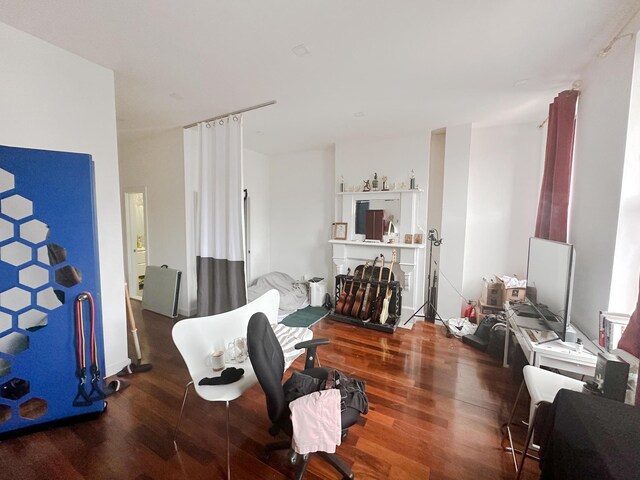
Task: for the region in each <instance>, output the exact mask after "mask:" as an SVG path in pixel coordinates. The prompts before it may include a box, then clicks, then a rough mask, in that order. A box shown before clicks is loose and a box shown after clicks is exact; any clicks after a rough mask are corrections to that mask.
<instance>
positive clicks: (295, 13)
mask: <svg viewBox="0 0 640 480" xmlns="http://www.w3.org/2000/svg"><path fill="white" fill-rule="evenodd" d="M639 6H640V0H616V1H603V0H528V1H525V0H483V1H478V0H457V1H443V0H396V1H388V0H387V1H385V0H348V1H347V0H322V1H321V0H183V1H180V2H177V1H175V0H135V1H131V0H109V1H105V0H56V1H54V2H52V1H50V0H20V1H15V0H0V21H2V22H4V23H7V24H9V25H12V26H14V27H16V28H18V29H20V30H23V31H25V32H28V33H31V34H33V35H35V36H36V37H39V38H41V39H44V40H46V41H48V42H50V43H52V44H54V45H57V46H59V47H61V48H64V49H65V50H68V51H71V52H74V53H76V54H77V55H79V56H81V57H84V58H86V59H88V60H91V61H93V62H95V63H97V64H100V65H103V66H105V67H107V68H110V69H112V70H114V72H115V80H116V102H117V105H116V107H117V119H118V135H119V141H121V142H128V141H132V140H135V139H137V138H140V137H142V136H147V135H150V134H153V133H154V132H158V131H162V130H166V129H170V128H176V127H180V126H183V125H186V124H189V123H193V122H196V121H199V120H203V119H206V118H210V117H213V116H216V115H220V114H223V113H227V112H230V111H234V110H238V109H241V108H244V107H249V106H252V105H255V104H260V103H263V102H267V101H270V100H276V101H277V104H276V105H274V106H270V107H266V108H263V109H260V110H256V111H253V112H251V113H247V114H246V115H245V143H246V145H247V146H248V147H249V148H251V149H253V150H256V151H259V152H262V153H266V154H276V153H284V152H291V151H297V150H304V149H310V148H316V147H321V146H325V145H328V144H331V143H333V142H335V141H338V140H340V139H348V138H353V137H362V136H377V137H380V136H395V135H403V134H413V133H417V132H428V131H430V130H433V129H437V128H441V127H444V126H447V125H456V124H462V123H469V122H474V123H478V124H483V125H492V124H500V123H507V122H509V123H510V122H528V121H539V122H540V121H542V120H543V119H544V118H545V117H546V111H547V108H548V107H547V106H548V104H549V102H550V101H551V100H552V98H553V97H554V95H555V94H556V93H558V92H559V91H561V90H563V89H565V88H568V87H570V86H571V84H572V82H573V81H574V80H577V79H579V76H580V72H581V71H582V70H583V69H584V67H585V66H586V65H587V64H588V63H589V62H591V61H594V60H596V61H597V57H598V53H599V52H600V51H601V50H602V49H603V48H604V47H605V46H607V44H608V43H609V42H610V41H611V39H612V38H613V37H614V36H615V35H616V34H617V33H618V32H619V30H620V29H621V28H622V27H623V26H624V25H625V23H626V22H627V20H628V19H629V18H630V17H631V16H632V15H633V14H635V13H636V12H637V9H638V8H639ZM298 45H304V47H306V49H307V50H308V53H307V54H306V55H302V56H298V55H296V54H295V53H294V52H293V49H294V47H296V46H298Z"/></svg>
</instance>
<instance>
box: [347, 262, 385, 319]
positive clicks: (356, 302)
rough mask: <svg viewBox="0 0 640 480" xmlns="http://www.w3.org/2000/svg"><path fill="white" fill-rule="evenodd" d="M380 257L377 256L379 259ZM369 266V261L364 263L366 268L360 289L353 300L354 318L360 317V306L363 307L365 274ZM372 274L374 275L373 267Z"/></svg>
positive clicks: (352, 310)
mask: <svg viewBox="0 0 640 480" xmlns="http://www.w3.org/2000/svg"><path fill="white" fill-rule="evenodd" d="M377 258H378V257H376V259H377ZM375 263H376V261H375V260H374V261H373V264H374V265H375ZM368 267H369V262H366V263H365V264H364V269H363V270H362V281H361V282H360V287H359V288H358V291H357V292H356V298H355V300H354V301H353V307H351V314H350V315H351V316H352V317H354V318H358V314H359V313H360V308H362V297H363V296H364V290H365V287H364V284H365V281H364V275H365V273H366V271H367V268H368ZM371 275H373V268H372V269H371ZM369 280H371V277H369Z"/></svg>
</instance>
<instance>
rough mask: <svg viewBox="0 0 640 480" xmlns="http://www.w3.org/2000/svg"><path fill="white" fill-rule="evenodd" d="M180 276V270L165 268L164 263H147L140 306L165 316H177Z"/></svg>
mask: <svg viewBox="0 0 640 480" xmlns="http://www.w3.org/2000/svg"><path fill="white" fill-rule="evenodd" d="M181 276H182V272H181V271H180V270H174V269H173V268H167V266H166V265H163V266H162V267H155V266H153V265H148V266H147V269H146V271H145V275H144V290H143V291H142V308H143V309H144V310H150V311H152V312H156V313H159V314H160V315H165V316H167V317H171V318H175V317H177V316H178V298H179V296H180V278H181Z"/></svg>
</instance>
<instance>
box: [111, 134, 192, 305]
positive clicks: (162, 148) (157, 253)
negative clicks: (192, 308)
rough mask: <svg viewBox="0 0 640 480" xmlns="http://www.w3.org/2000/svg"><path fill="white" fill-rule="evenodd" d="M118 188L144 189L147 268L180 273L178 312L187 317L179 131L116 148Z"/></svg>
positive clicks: (182, 173)
mask: <svg viewBox="0 0 640 480" xmlns="http://www.w3.org/2000/svg"><path fill="white" fill-rule="evenodd" d="M120 186H121V191H122V192H124V190H125V189H126V188H128V187H146V189H147V198H146V205H145V207H146V209H147V222H148V225H147V234H148V238H147V240H146V246H147V255H148V264H149V265H157V266H159V265H165V264H166V265H168V266H169V267H171V268H175V269H177V270H180V271H182V272H183V275H182V280H181V286H180V300H179V303H178V311H179V313H180V314H181V315H188V314H189V304H188V292H189V281H190V279H189V276H188V275H186V274H184V272H186V268H187V264H186V233H185V232H186V222H185V196H184V164H183V146H182V129H181V128H174V129H171V130H166V131H163V132H160V133H156V134H154V135H151V136H149V137H146V138H143V139H140V140H136V141H132V142H127V143H125V144H122V145H120ZM123 195H124V193H122V194H121V198H122V196H123ZM122 221H123V222H124V215H123V216H122ZM124 245H125V246H126V243H125V244H124Z"/></svg>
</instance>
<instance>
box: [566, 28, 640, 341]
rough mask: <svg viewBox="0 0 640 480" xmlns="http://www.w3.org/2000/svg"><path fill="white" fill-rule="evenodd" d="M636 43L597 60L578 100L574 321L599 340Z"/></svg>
mask: <svg viewBox="0 0 640 480" xmlns="http://www.w3.org/2000/svg"><path fill="white" fill-rule="evenodd" d="M634 44H635V42H629V41H619V42H617V43H616V44H615V46H614V48H612V49H611V51H610V52H609V54H608V55H607V56H606V57H598V58H595V59H594V60H593V62H592V63H591V64H590V65H589V67H588V68H587V69H586V70H585V72H584V75H583V76H582V82H583V85H582V91H581V94H580V99H579V102H578V121H577V126H576V142H575V150H574V174H573V175H574V176H573V197H572V203H571V211H570V229H569V241H570V242H571V243H573V244H574V245H575V247H576V266H575V281H574V289H573V302H572V309H571V310H572V313H571V318H572V322H574V323H575V324H576V325H578V327H579V328H580V329H581V330H583V332H584V333H586V334H587V335H588V336H589V337H590V338H596V337H597V329H598V311H599V310H607V309H608V308H609V293H610V290H611V279H612V275H613V259H614V251H615V245H616V235H617V230H618V214H619V208H620V191H621V185H622V173H623V166H624V158H625V147H626V141H627V140H626V131H627V124H628V119H629V100H630V93H631V75H632V69H633V60H634ZM636 189H637V182H636ZM636 221H637V219H636ZM636 244H637V241H636ZM636 268H637V266H636ZM636 286H637V282H633V285H630V286H629V288H630V289H632V290H635V289H636Z"/></svg>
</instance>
